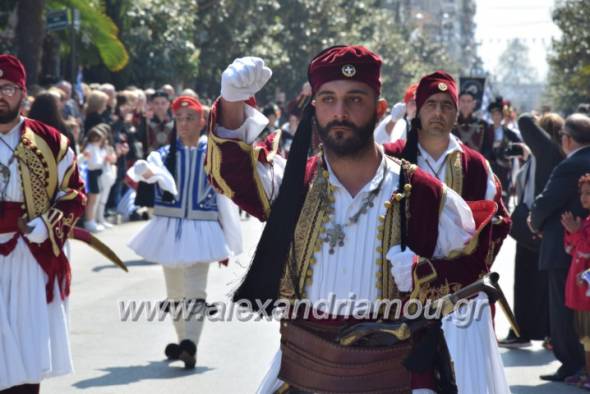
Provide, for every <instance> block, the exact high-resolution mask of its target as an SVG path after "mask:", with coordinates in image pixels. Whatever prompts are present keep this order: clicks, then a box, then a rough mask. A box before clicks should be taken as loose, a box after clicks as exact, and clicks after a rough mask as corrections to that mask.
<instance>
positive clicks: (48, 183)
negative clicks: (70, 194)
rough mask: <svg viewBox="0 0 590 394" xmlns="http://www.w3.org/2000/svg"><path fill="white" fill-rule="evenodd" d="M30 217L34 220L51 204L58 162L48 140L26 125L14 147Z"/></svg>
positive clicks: (55, 186) (55, 185) (55, 187)
mask: <svg viewBox="0 0 590 394" xmlns="http://www.w3.org/2000/svg"><path fill="white" fill-rule="evenodd" d="M15 155H16V156H17V157H18V159H19V172H20V174H21V182H22V187H23V194H24V198H25V204H26V207H27V216H28V218H29V220H30V219H33V218H35V217H37V216H40V215H42V214H43V213H45V212H46V211H47V210H48V209H49V207H50V198H51V196H53V195H54V194H55V191H56V189H57V163H56V162H55V157H54V156H53V153H52V151H51V149H50V148H49V146H48V145H47V143H46V142H45V140H43V138H41V137H40V136H38V135H37V134H35V133H34V132H33V131H32V130H31V129H30V128H28V127H27V128H25V130H24V132H23V134H22V136H21V141H20V143H19V144H18V146H17V147H16V149H15Z"/></svg>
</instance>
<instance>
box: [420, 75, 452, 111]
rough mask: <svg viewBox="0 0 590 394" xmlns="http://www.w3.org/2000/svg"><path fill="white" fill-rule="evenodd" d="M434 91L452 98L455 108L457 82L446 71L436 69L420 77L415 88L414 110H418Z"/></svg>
mask: <svg viewBox="0 0 590 394" xmlns="http://www.w3.org/2000/svg"><path fill="white" fill-rule="evenodd" d="M436 93H446V94H448V95H449V96H450V97H451V100H453V103H454V104H455V108H457V106H458V103H459V96H458V95H457V82H455V80H454V79H453V77H452V76H451V75H450V74H449V73H447V72H446V71H443V70H438V71H435V72H434V73H432V74H428V75H426V76H424V77H422V79H421V80H420V83H419V84H418V89H416V112H420V108H421V107H422V105H423V104H424V102H425V101H426V100H427V99H428V97H430V96H432V95H433V94H436Z"/></svg>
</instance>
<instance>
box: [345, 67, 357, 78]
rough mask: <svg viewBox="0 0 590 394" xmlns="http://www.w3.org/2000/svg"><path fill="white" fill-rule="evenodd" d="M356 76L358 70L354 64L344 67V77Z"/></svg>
mask: <svg viewBox="0 0 590 394" xmlns="http://www.w3.org/2000/svg"><path fill="white" fill-rule="evenodd" d="M355 74H356V68H355V67H354V66H353V65H352V64H347V65H345V66H342V75H344V76H345V77H347V78H352V77H354V75H355Z"/></svg>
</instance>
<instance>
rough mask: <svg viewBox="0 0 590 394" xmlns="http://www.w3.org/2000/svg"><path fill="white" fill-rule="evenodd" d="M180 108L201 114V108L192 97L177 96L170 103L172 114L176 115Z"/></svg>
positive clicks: (197, 101)
mask: <svg viewBox="0 0 590 394" xmlns="http://www.w3.org/2000/svg"><path fill="white" fill-rule="evenodd" d="M180 108H189V109H192V110H195V111H196V112H202V111H203V106H202V105H201V103H200V102H199V100H197V99H196V98H194V97H192V96H178V97H177V98H176V99H175V100H174V101H173V102H172V112H174V113H176V111H178V110H179V109H180Z"/></svg>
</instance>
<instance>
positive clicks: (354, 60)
mask: <svg viewBox="0 0 590 394" xmlns="http://www.w3.org/2000/svg"><path fill="white" fill-rule="evenodd" d="M382 63H383V62H382V61H381V58H380V57H379V56H378V55H376V54H375V53H373V52H371V51H369V50H368V49H367V48H365V47H363V46H360V45H338V46H333V47H330V48H327V49H324V50H323V51H322V52H320V53H319V54H318V55H316V57H314V58H313V60H312V61H311V63H310V64H309V67H308V68H307V77H308V79H309V83H310V84H311V89H312V92H313V94H315V93H316V92H317V91H318V90H319V88H320V86H322V85H323V84H324V83H326V82H330V81H336V80H341V79H342V80H349V81H358V82H364V83H366V84H367V85H369V86H370V87H372V88H373V89H374V90H375V92H376V93H377V95H379V94H380V93H381V81H380V80H379V76H380V73H381V64H382Z"/></svg>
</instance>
